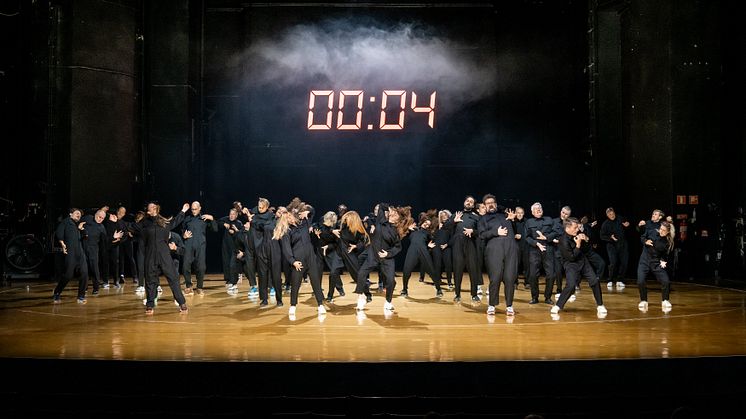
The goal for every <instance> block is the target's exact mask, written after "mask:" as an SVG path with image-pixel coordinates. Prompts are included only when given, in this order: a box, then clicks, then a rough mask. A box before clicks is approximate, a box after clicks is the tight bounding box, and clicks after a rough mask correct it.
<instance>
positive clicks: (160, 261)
mask: <svg viewBox="0 0 746 419" xmlns="http://www.w3.org/2000/svg"><path fill="white" fill-rule="evenodd" d="M188 210H189V204H184V206H183V207H182V209H181V211H180V212H179V213H178V214H177V215H176V216H175V217H173V219H171V220H168V219H166V218H164V217H163V216H162V215H161V214H160V212H161V207H160V205H158V204H156V203H155V202H151V203H149V204H148V207H147V213H146V214H147V215H146V217H145V218H143V219H142V220H140V222H137V223H133V224H132V225H131V226H130V229H131V231H132V232H133V233H134V234H135V235H138V236H140V240H141V243H144V244H145V294H146V302H145V314H148V315H151V314H153V310H154V307H155V301H156V299H157V298H158V282H159V281H158V277H159V275H160V273H161V272H162V273H163V274H164V275H165V276H166V280H168V285H169V287H170V288H171V293H172V294H173V296H174V300H175V301H176V302H177V303H178V304H179V311H180V312H182V313H186V312H187V311H188V308H187V304H186V299H185V298H184V294H182V292H181V287H180V286H179V273H178V272H177V271H176V270H175V269H174V262H173V258H172V256H171V249H170V248H169V245H168V242H169V239H170V237H171V230H172V229H174V228H176V227H177V226H178V225H179V224H180V223H181V221H182V220H183V219H184V215H185V214H186V212H187V211H188Z"/></svg>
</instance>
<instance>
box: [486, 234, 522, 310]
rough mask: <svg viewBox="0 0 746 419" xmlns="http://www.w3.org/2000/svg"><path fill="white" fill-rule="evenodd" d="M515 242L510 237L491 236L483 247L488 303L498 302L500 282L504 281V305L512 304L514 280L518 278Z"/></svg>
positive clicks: (494, 303) (492, 304) (494, 304)
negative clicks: (488, 291)
mask: <svg viewBox="0 0 746 419" xmlns="http://www.w3.org/2000/svg"><path fill="white" fill-rule="evenodd" d="M516 247H517V244H516V242H515V239H513V238H512V237H505V238H499V237H498V238H493V239H492V240H490V241H489V242H488V243H487V247H486V248H485V252H484V253H485V262H486V265H487V276H488V277H489V279H490V285H489V287H490V297H489V304H490V305H491V306H496V305H498V304H499V303H500V282H504V283H505V306H506V307H510V306H512V305H513V294H514V293H515V281H516V279H517V278H518V258H517V257H516V256H517V252H516Z"/></svg>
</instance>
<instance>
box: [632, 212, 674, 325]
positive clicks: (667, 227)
mask: <svg viewBox="0 0 746 419" xmlns="http://www.w3.org/2000/svg"><path fill="white" fill-rule="evenodd" d="M657 233H658V234H657V236H656V237H654V238H648V239H647V240H645V243H644V245H645V248H644V249H643V255H642V256H640V266H639V267H638V268H637V269H638V270H637V286H638V287H639V291H640V303H639V304H638V305H637V307H638V308H639V309H640V311H643V312H645V311H647V310H648V288H647V284H646V281H647V277H648V275H649V274H650V273H652V274H653V276H655V279H656V280H657V281H658V282H660V284H661V300H662V301H661V308H662V309H663V311H664V312H666V313H668V312H669V311H671V302H670V301H669V298H670V292H671V281H670V280H669V278H668V272H666V265H667V264H668V258H669V256H670V254H671V251H672V250H673V247H674V237H675V231H674V227H673V225H671V224H670V223H669V222H668V221H663V222H661V223H660V227H659V228H658V232H657Z"/></svg>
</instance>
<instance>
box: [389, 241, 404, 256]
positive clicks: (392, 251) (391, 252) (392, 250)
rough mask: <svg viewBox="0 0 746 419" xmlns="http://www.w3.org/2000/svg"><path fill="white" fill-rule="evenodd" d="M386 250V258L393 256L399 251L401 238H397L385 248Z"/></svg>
mask: <svg viewBox="0 0 746 419" xmlns="http://www.w3.org/2000/svg"><path fill="white" fill-rule="evenodd" d="M386 252H388V254H387V255H386V259H393V258H395V257H396V255H398V254H399V252H401V240H397V241H396V243H394V245H393V246H392V247H391V248H389V249H386Z"/></svg>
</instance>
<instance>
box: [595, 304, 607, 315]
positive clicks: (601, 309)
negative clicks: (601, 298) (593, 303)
mask: <svg viewBox="0 0 746 419" xmlns="http://www.w3.org/2000/svg"><path fill="white" fill-rule="evenodd" d="M596 313H598V314H606V313H608V311H607V310H606V307H604V306H603V305H600V306H598V307H596Z"/></svg>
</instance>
